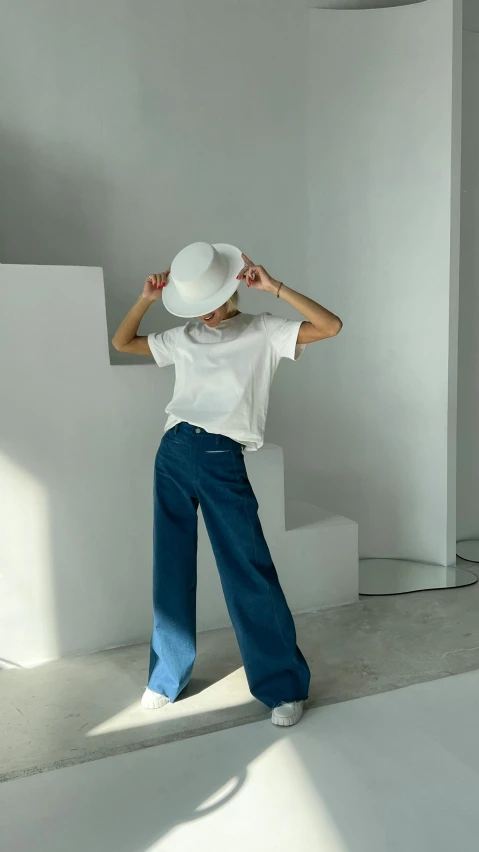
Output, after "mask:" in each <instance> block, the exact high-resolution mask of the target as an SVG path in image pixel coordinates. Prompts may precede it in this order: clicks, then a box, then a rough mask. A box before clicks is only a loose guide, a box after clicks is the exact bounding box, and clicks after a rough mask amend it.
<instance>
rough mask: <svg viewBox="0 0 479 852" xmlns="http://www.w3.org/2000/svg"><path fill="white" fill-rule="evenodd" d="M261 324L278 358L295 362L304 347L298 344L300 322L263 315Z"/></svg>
mask: <svg viewBox="0 0 479 852" xmlns="http://www.w3.org/2000/svg"><path fill="white" fill-rule="evenodd" d="M263 322H264V326H265V329H266V334H267V335H268V338H269V341H270V343H271V346H272V347H273V349H274V350H275V352H276V354H277V355H278V356H279V357H280V358H290V359H291V361H297V360H298V358H300V357H301V355H302V354H303V352H304V350H305V348H306V346H305V345H304V344H299V343H298V334H299V330H300V328H301V326H302V324H303V321H302V320H289V319H282V318H281V317H273V316H271V314H263Z"/></svg>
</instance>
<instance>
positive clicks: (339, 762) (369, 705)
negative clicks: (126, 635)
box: [0, 672, 479, 852]
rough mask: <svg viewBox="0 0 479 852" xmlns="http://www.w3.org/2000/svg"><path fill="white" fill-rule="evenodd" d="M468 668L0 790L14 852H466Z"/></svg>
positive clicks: (473, 838)
mask: <svg viewBox="0 0 479 852" xmlns="http://www.w3.org/2000/svg"><path fill="white" fill-rule="evenodd" d="M478 706H479V672H473V673H469V674H466V675H459V676H458V677H451V678H446V679H443V680H440V681H435V682H434V683H427V684H419V685H416V686H411V687H408V688H407V689H403V690H396V691H394V692H389V693H387V694H383V695H375V696H371V697H368V698H361V699H359V700H357V701H350V702H346V703H343V704H339V705H336V706H331V707H323V708H320V709H316V710H312V711H309V712H308V713H307V714H306V715H305V717H304V719H303V721H302V722H301V723H300V724H299V725H298V726H297V727H296V728H292V729H290V730H284V731H283V730H279V729H275V728H274V727H273V725H271V724H270V722H259V723H257V724H254V725H248V726H247V727H242V728H236V729H234V730H228V731H221V732H218V733H214V734H210V735H208V736H204V737H196V738H195V739H188V740H183V741H180V742H174V743H169V744H167V745H163V746H160V747H158V748H151V749H143V750H142V751H137V752H135V753H131V754H124V755H120V756H117V757H111V758H107V759H106V760H97V761H93V762H90V763H84V764H82V765H79V766H71V767H68V768H66V769H60V770H57V771H55V772H48V773H45V774H41V775H36V776H33V777H30V778H19V779H16V780H14V781H9V782H7V783H6V784H1V785H0V837H1V838H2V849H5V850H9V852H10V850H12V852H13V851H14V852H27V850H28V851H29V850H32V849H34V850H35V852H66V850H68V852H86V850H88V852H185V850H195V852H224V850H226V849H227V850H228V852H244V850H245V849H247V850H249V852H265V850H266V852H271V850H275V852H450V850H451V849H455V850H460V852H476V850H477V847H478V836H479V809H478V806H477V802H478V800H479V737H478V736H477V730H476V727H477V708H478Z"/></svg>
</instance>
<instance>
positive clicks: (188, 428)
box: [169, 421, 244, 450]
mask: <svg viewBox="0 0 479 852" xmlns="http://www.w3.org/2000/svg"><path fill="white" fill-rule="evenodd" d="M169 431H171V433H172V434H173V435H178V433H180V434H183V435H184V436H185V437H187V436H188V437H189V436H191V437H193V438H196V437H198V438H201V437H202V436H203V437H208V438H210V439H214V440H215V441H216V443H217V444H219V443H221V442H231V444H235V445H236V446H237V447H241V449H242V450H243V449H244V445H243V444H240V443H239V441H235V440H234V439H233V438H229V437H228V436H227V435H217V434H216V433H214V432H207V431H206V429H203V428H202V427H201V426H194V425H193V424H192V423H186V422H185V421H182V422H181V423H176V425H175V426H172V427H171V430H169Z"/></svg>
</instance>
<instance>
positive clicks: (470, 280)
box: [457, 33, 479, 539]
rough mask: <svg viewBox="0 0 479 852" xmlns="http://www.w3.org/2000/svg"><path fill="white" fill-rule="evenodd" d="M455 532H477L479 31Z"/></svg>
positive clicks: (467, 48) (468, 67) (468, 181)
mask: <svg viewBox="0 0 479 852" xmlns="http://www.w3.org/2000/svg"><path fill="white" fill-rule="evenodd" d="M462 139H463V149H462V196H461V197H462V207H461V286H460V301H459V373H458V412H457V534H458V538H459V539H463V538H465V539H468V538H477V537H478V536H479V378H478V377H479V239H478V234H479V34H478V33H464V92H463V130H462Z"/></svg>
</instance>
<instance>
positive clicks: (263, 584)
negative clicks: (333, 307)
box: [113, 243, 342, 726]
mask: <svg viewBox="0 0 479 852" xmlns="http://www.w3.org/2000/svg"><path fill="white" fill-rule="evenodd" d="M239 281H245V282H246V284H247V286H248V287H251V288H253V289H254V290H263V291H264V292H266V293H270V294H271V295H272V296H274V297H277V298H279V299H282V300H283V301H284V302H287V304H288V305H290V306H291V307H293V308H295V309H296V310H297V311H298V312H299V313H300V314H302V316H303V317H304V318H305V319H304V321H303V320H299V321H292V320H285V319H281V318H279V317H273V316H271V315H270V314H259V315H255V316H252V315H249V314H242V313H241V312H240V311H239V310H238V293H237V288H238V286H239V285H238V282H239ZM161 298H163V303H164V305H165V307H166V308H167V309H168V310H169V311H170V312H171V313H173V314H175V315H177V316H181V317H184V318H188V319H190V320H191V318H192V317H194V320H193V321H189V322H187V323H186V325H182V326H179V327H177V328H173V329H169V330H168V331H165V332H163V333H161V334H150V335H148V337H141V336H139V335H138V328H139V325H140V322H141V320H142V318H143V316H144V315H145V313H146V312H147V310H148V308H149V307H150V306H151V305H152V304H153V303H154V302H156V301H158V300H159V299H161ZM341 327H342V324H341V320H340V319H338V317H337V316H335V315H334V314H332V313H330V312H329V311H327V310H326V309H325V308H322V307H321V306H320V305H318V304H317V302H314V301H313V300H312V299H309V298H307V297H306V296H303V295H301V294H300V293H297V292H296V291H295V290H292V289H291V288H289V287H287V286H286V285H284V284H283V283H281V282H280V281H276V280H275V279H274V278H272V277H271V276H270V275H269V274H268V273H267V272H266V270H265V269H264V268H263V267H262V266H256V265H255V264H253V263H252V262H251V261H250V260H249V258H247V257H246V255H241V253H240V252H239V250H238V249H235V248H234V247H232V246H225V245H216V246H211V245H209V244H207V243H195V244H194V245H192V246H188V247H187V248H186V249H184V250H183V251H182V252H180V254H179V255H178V256H177V257H176V258H175V260H174V261H173V264H172V266H171V272H170V270H168V272H164V273H161V274H158V275H150V276H149V277H148V278H147V279H146V282H145V286H144V288H143V292H142V294H141V296H140V298H139V299H138V301H137V302H136V304H135V305H134V307H133V308H132V309H131V310H130V312H129V313H128V314H127V316H126V317H125V319H124V320H123V322H122V324H121V325H120V327H119V329H118V331H117V332H116V334H115V337H114V338H113V345H114V346H115V349H117V350H118V351H119V352H129V353H132V354H135V355H153V357H154V359H155V361H156V363H157V364H158V366H159V367H163V366H166V365H167V364H174V365H175V372H176V381H175V389H174V394H173V399H172V401H171V402H170V404H169V405H168V407H167V409H166V411H167V414H168V421H167V423H166V427H165V434H164V436H163V439H162V441H161V444H160V448H159V450H158V453H157V456H156V463H155V484H154V559H153V609H154V625H153V635H152V640H151V652H150V670H149V681H148V686H147V688H146V690H145V693H144V695H143V698H142V705H143V707H145V708H148V709H157V708H160V707H162V706H164V705H165V704H167V703H168V702H169V701H174V700H175V699H176V698H177V696H178V695H179V694H180V693H181V692H182V690H183V689H184V688H185V686H186V685H187V683H188V681H189V678H190V676H191V672H192V668H193V663H194V660H195V653H196V551H197V511H198V506H199V505H200V506H201V509H202V513H203V517H204V520H205V524H206V528H207V530H208V535H209V537H210V541H211V544H212V547H213V551H214V554H215V558H216V562H217V566H218V570H219V574H220V578H221V582H222V586H223V591H224V595H225V599H226V603H227V606H228V611H229V614H230V617H231V621H232V623H233V626H234V629H235V632H236V636H237V639H238V644H239V647H240V650H241V654H242V657H243V662H244V667H245V671H246V676H247V678H248V684H249V687H250V690H251V693H252V695H254V696H255V697H256V698H257V699H259V700H260V701H262V702H263V703H264V704H266V705H267V706H268V707H270V708H271V709H272V721H273V723H274V724H276V725H282V726H287V725H294V724H296V723H297V722H298V721H299V720H300V718H301V716H302V713H303V707H304V702H305V701H306V699H307V697H308V689H309V681H310V672H309V668H308V665H307V663H306V661H305V659H304V657H303V655H302V653H301V651H300V650H299V648H298V647H297V645H296V633H295V627H294V622H293V618H292V616H291V613H290V611H289V609H288V605H287V603H286V600H285V597H284V594H283V592H282V589H281V586H280V584H279V580H278V577H277V574H276V570H275V567H274V565H273V562H272V559H271V556H270V552H269V549H268V546H267V544H266V541H265V539H264V536H263V532H262V528H261V524H260V521H259V518H258V504H257V501H256V498H255V496H254V493H253V490H252V488H251V485H250V483H249V480H248V476H247V473H246V468H245V463H244V457H243V451H244V450H245V449H246V450H256V449H258V448H259V447H260V446H261V445H262V443H263V435H264V428H265V421H266V413H267V408H268V399H269V391H270V386H271V381H272V379H273V376H274V373H275V371H276V369H277V367H278V364H279V361H280V359H281V358H282V357H287V358H291V359H292V360H297V359H298V358H299V356H300V355H301V353H302V351H303V349H304V346H305V344H308V343H313V342H315V341H318V340H324V339H325V338H328V337H334V336H335V335H337V334H338V333H339V331H340V330H341Z"/></svg>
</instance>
